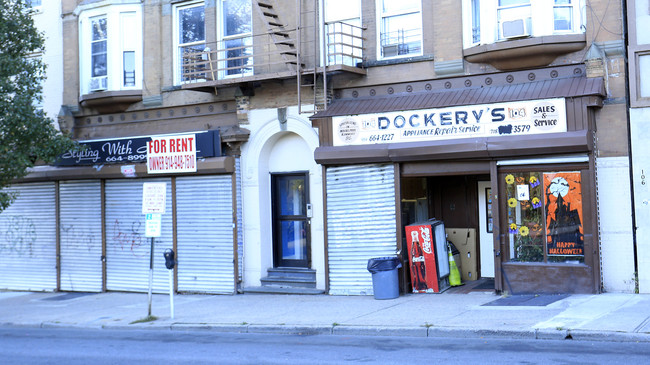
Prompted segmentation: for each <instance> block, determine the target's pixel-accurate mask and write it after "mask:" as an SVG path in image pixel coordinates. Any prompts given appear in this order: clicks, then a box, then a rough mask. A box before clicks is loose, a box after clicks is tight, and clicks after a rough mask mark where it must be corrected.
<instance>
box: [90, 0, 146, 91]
mask: <svg viewBox="0 0 650 365" xmlns="http://www.w3.org/2000/svg"><path fill="white" fill-rule="evenodd" d="M79 39H80V45H79V57H80V68H79V71H80V80H81V85H80V88H81V94H82V95H84V94H89V93H92V92H98V91H108V90H128V89H139V88H141V85H142V81H141V80H142V12H141V5H140V4H136V5H133V4H127V5H113V6H108V7H102V8H96V9H88V10H84V11H82V12H81V14H80V15H79Z"/></svg>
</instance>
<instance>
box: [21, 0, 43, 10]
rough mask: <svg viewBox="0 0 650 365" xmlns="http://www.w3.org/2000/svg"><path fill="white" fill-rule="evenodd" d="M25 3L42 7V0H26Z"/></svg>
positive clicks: (34, 6) (30, 6)
mask: <svg viewBox="0 0 650 365" xmlns="http://www.w3.org/2000/svg"><path fill="white" fill-rule="evenodd" d="M25 4H26V5H27V7H29V8H33V9H35V8H40V7H41V0H25Z"/></svg>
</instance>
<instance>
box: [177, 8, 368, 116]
mask: <svg viewBox="0 0 650 365" xmlns="http://www.w3.org/2000/svg"><path fill="white" fill-rule="evenodd" d="M286 3H288V1H287V2H286ZM286 3H284V2H283V4H282V6H284V7H283V8H282V9H287V7H286V5H287V4H286ZM278 4H280V2H278ZM278 4H276V1H275V0H253V13H254V16H255V15H256V16H257V18H256V19H254V20H253V34H252V35H250V36H248V37H242V38H241V39H238V40H237V41H236V42H233V41H217V42H214V43H212V44H209V43H206V45H205V48H202V49H198V48H193V49H188V50H186V51H185V52H184V53H183V55H182V65H181V75H182V88H183V89H190V90H213V91H214V92H218V89H219V88H225V87H232V86H243V85H246V86H248V85H256V84H259V83H262V82H265V81H273V80H288V79H295V80H296V88H297V89H296V93H297V105H298V108H299V112H300V113H314V112H316V111H319V110H324V109H327V104H328V95H329V94H330V92H328V77H329V76H331V75H333V74H335V73H350V74H356V75H365V74H366V70H365V69H364V68H362V67H361V65H362V61H363V36H362V29H361V28H360V27H357V26H354V25H350V24H346V23H343V22H333V23H326V22H325V21H324V16H323V15H322V14H323V8H322V1H317V0H296V9H295V12H294V11H290V12H287V11H286V10H284V11H285V12H284V13H280V12H278V9H279V8H278ZM319 4H321V5H320V6H321V8H319ZM256 20H260V22H256ZM260 24H262V26H260Z"/></svg>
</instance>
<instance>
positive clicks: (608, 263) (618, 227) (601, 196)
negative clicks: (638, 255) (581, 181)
mask: <svg viewBox="0 0 650 365" xmlns="http://www.w3.org/2000/svg"><path fill="white" fill-rule="evenodd" d="M596 169H597V174H598V213H599V215H600V255H601V263H602V264H601V275H602V280H603V289H604V291H606V292H625V293H633V292H634V289H635V282H634V245H633V237H632V206H631V201H632V196H631V191H630V168H629V159H628V157H607V158H598V159H597V160H596Z"/></svg>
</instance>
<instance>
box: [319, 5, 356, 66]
mask: <svg viewBox="0 0 650 365" xmlns="http://www.w3.org/2000/svg"><path fill="white" fill-rule="evenodd" d="M323 1H325V4H324V5H325V24H326V28H325V32H326V38H327V54H328V60H327V63H328V64H330V65H331V64H336V65H348V66H353V67H354V66H356V65H357V63H359V62H361V61H362V60H363V42H362V40H363V34H362V28H361V1H360V0H323Z"/></svg>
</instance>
